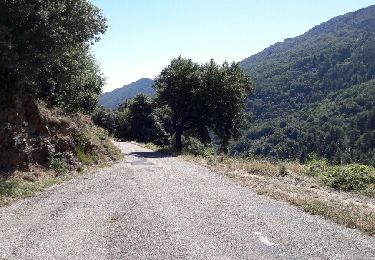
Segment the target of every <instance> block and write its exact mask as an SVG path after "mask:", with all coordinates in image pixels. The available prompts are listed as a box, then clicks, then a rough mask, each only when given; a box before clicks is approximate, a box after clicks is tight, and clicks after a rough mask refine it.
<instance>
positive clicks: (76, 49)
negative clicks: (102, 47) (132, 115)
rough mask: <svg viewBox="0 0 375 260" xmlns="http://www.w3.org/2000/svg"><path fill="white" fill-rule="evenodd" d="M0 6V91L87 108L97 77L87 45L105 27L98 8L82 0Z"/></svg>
mask: <svg viewBox="0 0 375 260" xmlns="http://www.w3.org/2000/svg"><path fill="white" fill-rule="evenodd" d="M0 10H1V11H0V57H2V58H1V59H0V84H1V86H2V88H1V90H0V96H1V97H5V101H8V102H11V100H12V98H14V97H21V98H22V95H24V94H28V95H32V96H34V97H38V98H42V99H43V100H45V101H47V102H48V103H49V104H50V105H51V106H56V105H59V106H61V107H64V108H66V109H67V110H69V111H77V110H81V111H83V112H90V111H91V110H93V109H94V108H95V104H96V99H97V97H98V95H99V94H100V92H101V87H102V86H103V78H102V77H101V75H100V73H99V69H98V67H97V66H96V64H95V60H94V58H93V57H92V55H91V53H90V48H89V47H90V45H91V44H92V43H93V42H94V41H97V40H98V39H99V38H98V36H99V35H100V34H101V33H104V32H105V30H106V21H105V18H104V17H103V16H102V14H101V12H100V10H99V9H98V8H97V7H95V6H94V5H92V4H91V3H89V2H88V1H86V0H77V1H68V0H54V1H51V0H46V1H40V0H19V1H13V0H3V1H1V2H0ZM9 100H10V101H9ZM3 104H4V103H3Z"/></svg>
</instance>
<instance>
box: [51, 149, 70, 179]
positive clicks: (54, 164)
mask: <svg viewBox="0 0 375 260" xmlns="http://www.w3.org/2000/svg"><path fill="white" fill-rule="evenodd" d="M47 165H48V168H49V169H51V170H53V171H55V172H57V173H58V174H65V173H66V172H67V171H68V164H67V163H66V161H65V159H64V158H63V157H62V155H61V154H59V153H50V155H49V157H48V163H47Z"/></svg>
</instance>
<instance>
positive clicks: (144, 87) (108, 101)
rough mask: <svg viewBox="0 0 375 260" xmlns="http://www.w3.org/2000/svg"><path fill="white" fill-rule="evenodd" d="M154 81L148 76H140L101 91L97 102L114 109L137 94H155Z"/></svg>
mask: <svg viewBox="0 0 375 260" xmlns="http://www.w3.org/2000/svg"><path fill="white" fill-rule="evenodd" d="M153 85H154V81H153V80H152V79H149V78H141V79H139V80H137V81H135V82H132V83H130V84H128V85H124V86H123V87H121V88H117V89H114V90H112V91H109V92H105V93H103V94H102V95H101V96H100V97H99V100H98V102H99V104H100V105H101V106H103V107H105V108H109V109H116V108H118V106H119V105H121V104H122V103H123V102H124V101H125V100H126V99H129V98H133V97H135V96H136V95H137V94H146V95H149V96H153V95H155V89H154V87H153Z"/></svg>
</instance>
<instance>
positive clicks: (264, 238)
mask: <svg viewBox="0 0 375 260" xmlns="http://www.w3.org/2000/svg"><path fill="white" fill-rule="evenodd" d="M254 234H255V235H256V236H257V237H258V239H259V241H260V242H262V243H263V244H265V245H266V246H274V245H275V244H274V243H272V242H271V241H270V240H269V239H268V238H267V237H266V236H264V235H263V234H262V233H260V232H254Z"/></svg>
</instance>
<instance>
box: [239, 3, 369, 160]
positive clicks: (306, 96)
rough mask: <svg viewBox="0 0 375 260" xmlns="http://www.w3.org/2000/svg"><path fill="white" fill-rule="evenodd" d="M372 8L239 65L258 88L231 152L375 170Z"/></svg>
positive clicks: (317, 28) (318, 27) (288, 40)
mask: <svg viewBox="0 0 375 260" xmlns="http://www.w3.org/2000/svg"><path fill="white" fill-rule="evenodd" d="M374 42H375V6H370V7H368V8H365V9H361V10H359V11H357V12H354V13H348V14H346V15H343V16H339V17H336V18H334V19H331V20H330V21H328V22H326V23H323V24H321V25H319V26H316V27H315V28H313V29H311V30H310V31H308V32H307V33H305V34H303V35H301V36H298V37H296V38H293V39H286V40H285V41H284V42H282V43H277V44H275V45H273V46H271V47H269V48H267V49H265V50H264V51H262V52H260V53H258V54H256V55H254V56H251V57H249V58H247V59H245V60H244V61H242V62H241V66H242V68H243V69H244V70H246V72H247V73H248V74H249V75H250V76H251V77H252V78H253V80H254V81H255V83H256V91H255V94H254V95H252V96H250V97H249V101H248V103H247V109H248V111H250V112H251V113H252V115H253V120H252V125H251V127H250V129H248V130H246V131H245V134H244V137H243V139H242V140H241V141H240V142H238V143H236V144H234V145H233V152H234V151H236V152H240V153H245V154H249V155H256V156H264V157H271V158H276V159H292V160H294V159H298V160H301V161H304V160H305V159H306V158H307V157H308V156H311V155H315V156H319V157H324V158H327V159H329V160H330V161H331V162H334V163H349V162H363V163H367V164H372V165H374V164H375V157H374V148H375V143H374V140H375V135H374V133H375V132H374V130H375V125H374V99H375V93H374V89H375V85H374V81H372V79H374V78H375V45H374Z"/></svg>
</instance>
